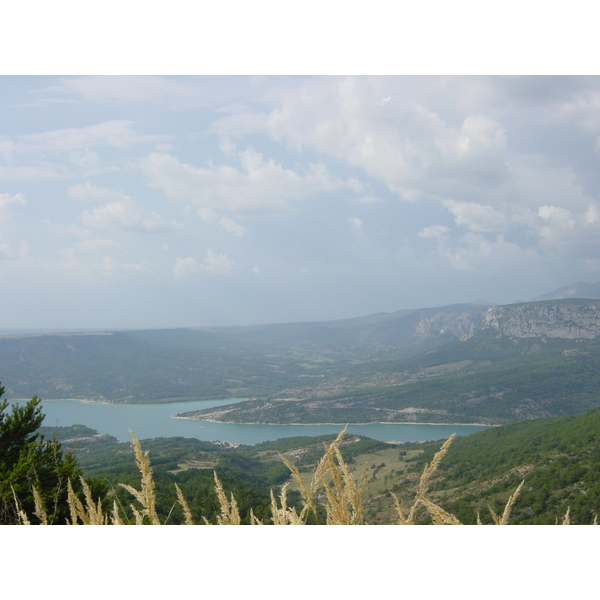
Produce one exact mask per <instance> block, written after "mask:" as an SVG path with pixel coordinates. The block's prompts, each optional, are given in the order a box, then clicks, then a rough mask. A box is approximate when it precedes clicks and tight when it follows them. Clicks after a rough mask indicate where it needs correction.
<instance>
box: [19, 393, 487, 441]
mask: <svg viewBox="0 0 600 600" xmlns="http://www.w3.org/2000/svg"><path fill="white" fill-rule="evenodd" d="M245 400H246V398H229V399H226V400H199V401H195V402H173V403H170V404H108V403H104V402H86V401H82V400H43V401H42V412H43V413H44V414H45V415H46V418H45V419H44V422H43V425H47V426H50V427H53V426H59V427H67V426H69V425H75V424H80V425H86V426H87V427H91V428H93V429H96V430H97V431H98V432H99V433H108V434H110V435H113V436H115V437H116V438H117V439H118V440H120V441H122V442H124V441H129V440H130V439H131V438H130V436H129V430H130V429H131V430H132V431H133V432H134V433H135V435H136V436H137V437H138V438H139V439H145V438H156V437H174V436H181V437H188V438H196V439H199V440H204V441H210V442H216V441H224V442H230V443H235V444H246V445H254V444H258V443H260V442H264V441H267V440H276V439H279V438H284V437H292V436H297V435H306V436H316V435H325V434H328V433H339V432H340V431H341V430H342V429H343V425H244V424H238V423H214V422H210V421H198V420H196V419H174V418H173V415H176V414H178V413H182V412H186V411H192V410H202V409H204V408H212V407H215V406H225V405H227V404H234V403H237V402H244V401H245ZM13 402H15V401H14V400H9V403H13ZM482 429H486V428H485V427H481V426H476V425H419V424H414V425H413V424H410V425H398V424H385V423H372V424H369V425H350V426H349V427H348V433H355V434H360V435H365V436H367V437H370V438H372V439H375V440H380V441H383V442H418V441H425V440H439V439H446V438H448V437H449V436H450V435H451V434H452V433H456V434H457V435H468V434H469V433H473V432H475V431H481V430H482Z"/></svg>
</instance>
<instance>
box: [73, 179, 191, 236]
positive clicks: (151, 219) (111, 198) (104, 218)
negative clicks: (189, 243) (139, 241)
mask: <svg viewBox="0 0 600 600" xmlns="http://www.w3.org/2000/svg"><path fill="white" fill-rule="evenodd" d="M68 193H69V196H70V197H71V198H75V199H77V200H80V201H83V202H86V201H93V202H106V203H105V204H103V205H102V206H99V207H98V208H95V209H93V210H91V211H84V212H83V213H82V214H81V220H82V222H83V223H84V225H87V226H88V227H92V228H96V227H112V228H116V229H125V230H131V231H164V230H170V229H178V228H179V227H181V226H180V225H179V224H178V223H175V222H170V223H169V222H167V221H165V220H164V219H163V218H162V217H161V216H160V215H159V214H158V213H157V212H155V211H148V210H146V209H145V208H144V207H143V206H142V205H141V204H140V203H138V202H136V201H135V200H134V199H133V198H131V197H130V196H127V195H126V194H124V193H123V192H120V191H116V190H111V189H108V188H102V187H98V186H95V185H93V184H91V183H90V182H89V181H86V182H85V183H84V184H81V185H74V186H71V187H70V188H69V191H68Z"/></svg>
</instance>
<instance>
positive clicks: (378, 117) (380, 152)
mask: <svg viewBox="0 0 600 600" xmlns="http://www.w3.org/2000/svg"><path fill="white" fill-rule="evenodd" d="M267 128H268V131H269V133H270V134H271V135H272V137H273V138H274V139H276V140H282V141H283V140H285V141H287V142H288V143H290V144H291V145H292V146H294V147H295V148H297V149H301V148H302V147H304V146H309V147H314V148H315V149H317V150H318V151H320V152H325V153H327V154H330V155H331V156H334V157H335V158H337V159H341V160H345V161H347V162H348V163H349V164H351V165H353V166H355V167H360V168H362V169H364V170H365V171H366V172H367V173H368V174H369V175H371V176H373V177H375V178H377V179H379V180H380V181H383V182H384V183H385V184H386V185H387V186H388V187H389V188H390V189H391V190H393V191H396V192H398V193H400V194H402V195H403V196H404V197H405V198H407V199H418V198H419V197H420V196H423V195H440V196H441V197H447V195H452V194H453V193H458V192H459V191H460V192H462V193H464V191H465V188H467V189H468V190H469V191H470V193H471V194H474V193H475V192H476V191H478V192H479V191H480V190H481V188H483V189H485V188H487V187H494V186H497V185H498V184H500V183H502V182H503V181H505V179H506V178H507V176H508V170H507V164H506V156H505V155H506V150H507V144H506V132H505V129H504V127H503V125H502V124H501V123H499V122H497V121H495V120H494V119H491V118H490V117H487V116H484V115H479V114H473V115H468V116H466V117H465V118H464V119H463V121H462V124H461V125H460V126H459V127H449V126H447V125H446V124H445V123H444V121H443V120H442V118H441V117H440V116H439V115H438V114H437V113H435V112H433V111H431V110H429V109H427V108H426V107H425V106H424V105H421V104H418V103H416V102H413V101H404V100H401V99H396V98H393V99H392V100H390V101H389V102H385V103H384V105H383V106H382V105H381V96H380V95H379V91H378V90H373V89H371V88H370V86H369V83H368V80H364V79H363V78H345V79H333V80H318V81H309V82H307V83H305V84H303V85H302V86H298V87H296V88H294V89H291V90H289V91H285V92H283V93H282V99H281V107H280V108H278V109H276V110H273V111H272V112H271V113H270V115H269V120H268V126H267Z"/></svg>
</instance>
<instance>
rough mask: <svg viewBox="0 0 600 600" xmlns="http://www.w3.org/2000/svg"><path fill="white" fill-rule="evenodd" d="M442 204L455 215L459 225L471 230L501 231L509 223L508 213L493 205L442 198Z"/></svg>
mask: <svg viewBox="0 0 600 600" xmlns="http://www.w3.org/2000/svg"><path fill="white" fill-rule="evenodd" d="M442 204H443V205H444V206H445V207H446V208H447V209H448V210H449V211H450V212H451V213H452V214H453V215H454V221H455V223H456V224H457V225H459V226H464V227H468V228H469V229H470V230H471V231H481V232H484V231H501V230H503V229H505V228H506V226H507V223H508V219H507V217H506V215H505V214H503V213H501V212H499V211H497V210H495V209H494V208H492V207H491V206H484V205H482V204H478V203H476V202H460V201H456V200H442Z"/></svg>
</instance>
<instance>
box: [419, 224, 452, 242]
mask: <svg viewBox="0 0 600 600" xmlns="http://www.w3.org/2000/svg"><path fill="white" fill-rule="evenodd" d="M449 232H450V230H449V229H448V228H447V227H444V226H443V225H431V226H430V227H424V228H423V229H421V231H419V233H418V236H419V237H421V238H433V239H445V238H446V237H447V234H448V233H449Z"/></svg>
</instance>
